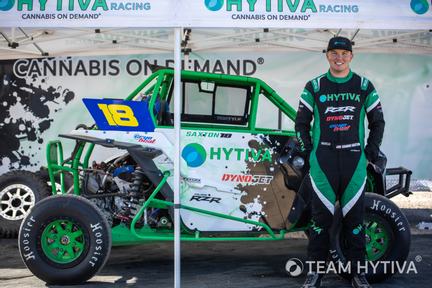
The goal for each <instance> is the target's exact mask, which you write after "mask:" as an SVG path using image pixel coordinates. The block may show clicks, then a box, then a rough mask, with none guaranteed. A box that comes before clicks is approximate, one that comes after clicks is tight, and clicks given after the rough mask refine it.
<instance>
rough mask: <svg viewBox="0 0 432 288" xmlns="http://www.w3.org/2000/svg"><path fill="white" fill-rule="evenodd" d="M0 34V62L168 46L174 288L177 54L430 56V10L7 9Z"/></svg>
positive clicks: (163, 2) (1, 9)
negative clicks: (333, 41)
mask: <svg viewBox="0 0 432 288" xmlns="http://www.w3.org/2000/svg"><path fill="white" fill-rule="evenodd" d="M63 2H64V3H63ZM0 27H2V28H0V32H1V38H2V39H1V40H0V59H14V58H21V57H47V56H65V55H67V56H72V55H95V54H97V55H100V54H113V53H123V54H124V53H143V52H151V51H160V50H164V51H172V49H173V48H172V47H173V46H172V45H173V42H174V59H175V75H176V76H175V93H174V98H175V105H174V107H175V109H174V112H175V119H174V120H175V121H174V127H175V130H176V143H175V147H176V149H175V151H176V155H175V158H174V159H175V161H174V181H175V182H174V184H175V185H174V186H175V187H174V191H175V193H174V194H175V195H174V196H175V199H174V202H175V208H176V209H175V219H174V222H175V284H174V285H175V287H180V242H179V241H180V233H179V231H180V229H179V222H180V221H179V193H178V191H180V182H179V179H180V174H179V167H180V166H179V163H180V158H179V157H180V153H179V149H180V125H179V124H180V114H179V112H178V111H179V110H178V109H177V108H176V107H180V73H179V72H180V67H181V66H180V64H181V48H185V50H184V51H185V52H188V51H192V52H198V51H206V50H218V49H245V48H246V47H247V48H254V49H282V50H286V51H292V50H299V49H300V50H309V51H317V52H319V51H323V49H325V46H326V43H327V41H328V38H329V37H331V36H332V35H345V36H348V37H349V38H351V39H352V40H353V41H355V47H356V50H357V51H361V50H364V51H380V52H382V51H387V52H392V51H404V52H406V50H407V49H410V51H411V52H413V51H416V52H414V53H417V52H418V53H430V52H432V45H431V33H430V30H429V29H431V28H432V11H431V9H430V7H429V2H427V1H424V0H414V1H408V0H382V1H379V2H377V1H373V0H363V1H359V2H355V1H343V0H332V1H330V0H302V1H300V0H286V1H284V0H262V1H259V0H243V1H242V0H225V1H224V0H205V1H186V0H148V1H146V2H142V3H136V2H125V1H117V0H111V1H110V0H94V1H91V0H89V1H77V2H75V1H74V0H70V1H60V0H58V1H35V0H33V1H31V0H30V1H28V0H25V1H24V0H17V1H14V0H6V1H1V2H0ZM18 27H19V28H18ZM39 27H49V28H43V29H42V28H39ZM65 27H68V28H67V29H66V28H65ZM70 27H73V28H70ZM86 27H93V28H91V29H89V28H86ZM104 27H120V28H104ZM126 27H134V28H133V29H130V28H126ZM138 27H141V28H140V29H138ZM142 27H146V29H142ZM155 27H168V28H174V36H172V34H171V33H169V32H167V30H158V29H149V28H155ZM234 27H235V28H236V29H234V30H233V29H232V28H234ZM183 28H191V29H192V32H189V31H188V30H186V32H184V31H185V30H183ZM197 28H224V29H223V30H208V29H206V30H204V29H197ZM227 28H231V29H227ZM264 28H265V29H264ZM367 29H369V30H367ZM370 29H373V30H370ZM377 29H380V30H377ZM384 29H386V30H387V31H386V32H380V31H382V30H384ZM388 29H391V30H392V31H391V32H388ZM182 38H183V43H182V41H181V40H182ZM187 38H189V40H188V39H187ZM182 44H183V45H182ZM189 49H190V50H189Z"/></svg>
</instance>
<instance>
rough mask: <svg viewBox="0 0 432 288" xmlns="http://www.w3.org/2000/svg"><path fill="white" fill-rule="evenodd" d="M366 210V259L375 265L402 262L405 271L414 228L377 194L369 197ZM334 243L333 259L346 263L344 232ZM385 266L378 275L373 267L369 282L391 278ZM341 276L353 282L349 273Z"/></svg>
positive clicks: (398, 211)
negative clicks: (411, 228) (384, 262)
mask: <svg viewBox="0 0 432 288" xmlns="http://www.w3.org/2000/svg"><path fill="white" fill-rule="evenodd" d="M365 209H366V213H365V232H366V259H367V260H368V261H371V262H372V263H377V262H378V261H392V262H398V263H399V264H400V267H402V264H403V261H405V260H406V259H407V257H408V253H409V250H410V243H411V231H410V226H409V223H408V220H407V219H406V217H405V215H404V214H403V213H402V211H401V210H400V209H399V207H397V206H396V204H394V203H393V202H392V201H391V200H389V199H387V198H386V197H384V196H381V195H378V194H375V193H366V195H365ZM334 239H335V241H333V242H332V243H331V249H330V254H331V258H332V260H333V261H336V262H337V261H342V263H345V261H346V258H345V256H344V255H345V253H344V250H345V249H346V246H347V245H346V244H345V243H344V239H342V237H341V231H340V229H339V231H337V234H336V236H335V238H334ZM381 263H383V262H381ZM384 266H385V265H381V264H379V265H378V266H377V267H378V268H377V269H376V270H375V272H376V273H372V272H373V270H374V269H373V268H372V266H371V265H369V266H368V269H367V272H368V273H366V278H367V279H368V281H370V282H372V283H373V282H380V281H383V280H385V279H387V278H389V277H391V276H392V275H393V274H391V273H390V271H389V270H390V269H387V273H385V270H384V268H385V267H384ZM387 268H388V267H387ZM341 276H343V277H344V278H350V275H349V274H345V273H344V274H341Z"/></svg>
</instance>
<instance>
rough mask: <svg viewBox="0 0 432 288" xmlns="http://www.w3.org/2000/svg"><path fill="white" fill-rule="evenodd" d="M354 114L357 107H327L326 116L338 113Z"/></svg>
mask: <svg viewBox="0 0 432 288" xmlns="http://www.w3.org/2000/svg"><path fill="white" fill-rule="evenodd" d="M348 111H349V112H354V111H355V107H354V106H342V107H332V106H330V107H327V109H326V111H325V114H327V113H337V112H348Z"/></svg>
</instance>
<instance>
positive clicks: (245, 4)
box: [204, 0, 333, 13]
mask: <svg viewBox="0 0 432 288" xmlns="http://www.w3.org/2000/svg"><path fill="white" fill-rule="evenodd" d="M276 2H277V3H276ZM204 4H205V6H206V7H207V9H208V10H210V11H213V12H214V11H219V10H221V9H222V8H224V7H225V10H226V11H237V12H246V11H247V12H255V10H256V9H257V8H258V9H259V8H265V11H266V12H275V11H277V12H284V11H290V12H299V11H301V12H302V13H305V12H313V13H316V12H317V11H318V10H317V7H316V5H315V2H314V0H286V1H284V0H278V1H270V0H266V1H258V0H225V1H224V0H204ZM275 4H276V5H275ZM261 6H262V7H261ZM264 6H265V7H264ZM321 6H323V7H320V9H325V8H326V7H325V5H321ZM329 6H330V5H329ZM330 9H331V7H330ZM324 12H325V11H324ZM332 12H333V11H332Z"/></svg>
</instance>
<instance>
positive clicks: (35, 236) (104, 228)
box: [18, 195, 111, 285]
mask: <svg viewBox="0 0 432 288" xmlns="http://www.w3.org/2000/svg"><path fill="white" fill-rule="evenodd" d="M18 246H19V251H20V255H21V258H22V259H23V261H24V263H25V265H26V266H27V268H28V269H29V270H30V271H31V272H32V273H33V274H34V275H35V276H36V277H38V278H39V279H41V280H43V281H45V282H46V283H48V284H62V285H67V284H79V283H82V282H85V281H87V280H88V279H90V278H91V277H93V276H94V275H95V274H96V273H97V272H98V271H99V270H100V269H102V267H103V266H104V265H105V262H106V261H107V259H108V256H109V254H110V251H111V230H110V227H109V226H108V223H107V221H106V219H105V217H104V216H103V215H102V214H101V213H100V212H99V210H98V208H97V207H96V206H95V205H94V204H93V203H92V202H90V201H89V200H87V199H85V198H83V197H80V196H74V195H60V196H53V197H49V198H47V199H45V200H43V201H41V202H39V203H38V204H37V205H36V206H35V207H34V208H33V209H32V211H31V212H30V213H29V214H28V215H27V217H26V218H25V219H24V221H23V222H22V224H21V228H20V232H19V237H18Z"/></svg>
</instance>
